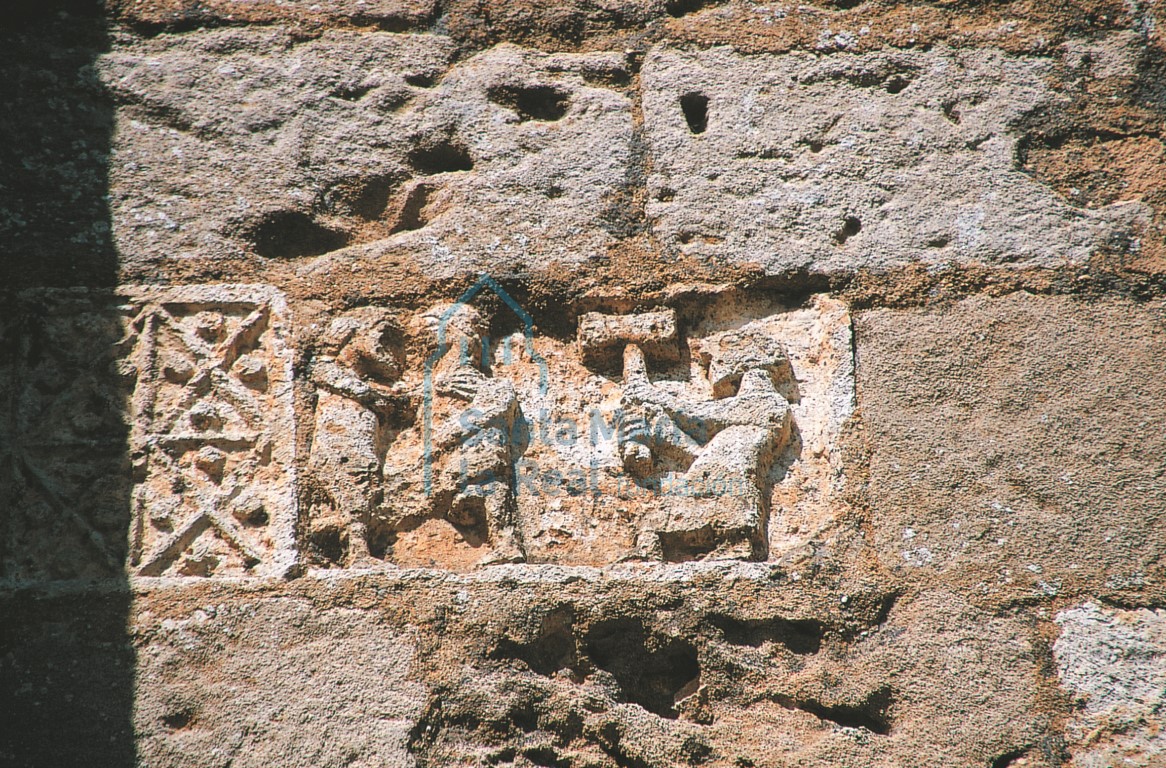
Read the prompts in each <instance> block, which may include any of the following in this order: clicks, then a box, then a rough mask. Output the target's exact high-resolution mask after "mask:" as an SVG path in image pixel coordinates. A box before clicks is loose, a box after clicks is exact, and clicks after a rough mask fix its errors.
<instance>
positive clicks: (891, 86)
mask: <svg viewBox="0 0 1166 768" xmlns="http://www.w3.org/2000/svg"><path fill="white" fill-rule="evenodd" d="M910 84H911V81H910V80H908V79H907V78H905V77H903V76H902V75H891V77H890V78H889V79H888V80H887V82H886V84H885V85H884V86H883V87H884V88H886V89H887V93H902V91H903V89H904V88H906V87H907V86H908V85H910Z"/></svg>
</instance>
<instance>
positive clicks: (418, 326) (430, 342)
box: [308, 281, 854, 570]
mask: <svg viewBox="0 0 1166 768" xmlns="http://www.w3.org/2000/svg"><path fill="white" fill-rule="evenodd" d="M481 285H483V284H479V287H480V286H481ZM486 285H488V287H490V288H491V289H492V290H493V291H494V292H495V293H497V294H498V297H500V298H501V299H502V300H501V301H499V300H497V298H498V297H496V298H495V299H494V300H493V301H487V302H485V303H484V306H485V307H489V309H479V308H478V306H477V304H482V303H483V302H481V301H478V302H475V301H473V300H464V301H463V302H459V303H455V304H443V305H438V306H435V307H430V308H427V309H424V310H421V311H418V312H415V313H408V312H389V311H388V310H376V309H365V310H361V311H360V312H361V313H363V314H364V315H367V317H363V316H362V317H361V318H360V319H359V322H358V319H357V318H355V317H353V316H352V315H351V313H350V314H349V315H347V316H344V317H340V318H338V319H336V320H335V321H334V322H333V327H332V328H331V329H330V330H329V337H330V338H331V341H328V342H327V343H325V344H324V345H323V347H322V348H323V350H324V352H323V354H321V355H319V356H318V357H317V359H316V361H315V363H314V366H313V374H312V377H313V381H314V382H315V386H316V392H317V400H316V411H315V415H314V422H315V423H314V432H315V437H314V438H313V443H312V456H311V460H310V465H311V467H312V468H313V478H312V481H311V484H312V487H313V488H315V489H319V490H318V492H317V493H316V497H317V502H316V503H314V504H313V507H312V510H311V512H310V518H311V522H310V525H309V535H308V539H309V541H314V542H315V543H316V547H315V549H316V552H315V553H314V557H315V559H316V560H317V561H321V560H326V561H329V562H330V564H332V565H339V566H358V565H366V566H367V565H377V564H378V563H385V564H390V565H396V566H401V567H437V568H450V569H455V570H463V569H468V568H473V567H478V566H482V565H489V564H494V563H514V562H527V563H559V564H564V565H603V564H608V563H613V562H619V561H623V560H641V561H651V560H670V561H681V560H693V559H745V560H764V559H770V558H772V557H776V556H777V555H778V554H780V552H781V551H783V550H784V549H786V548H789V547H794V546H797V545H799V544H800V543H802V542H804V541H805V540H807V539H808V537H810V536H812V535H813V534H814V532H815V531H816V530H817V529H819V528H822V527H825V526H828V525H830V524H831V523H832V521H833V513H832V505H833V502H834V499H835V497H836V496H837V494H838V492H839V490H840V488H841V484H842V482H843V481H844V478H843V477H842V474H841V466H840V462H839V458H838V455H837V449H836V443H837V440H838V437H839V435H840V432H841V429H842V425H843V422H844V421H845V420H846V418H847V417H848V416H849V415H850V413H851V411H852V409H853V399H854V392H853V364H852V358H851V342H850V325H849V318H848V316H847V313H846V311H845V308H844V306H843V305H842V304H840V303H839V302H835V301H833V300H830V299H828V298H826V297H816V298H814V299H813V300H811V301H810V302H809V303H807V304H806V305H805V306H802V307H797V308H789V307H783V306H781V305H779V304H775V303H773V302H772V301H768V300H764V299H751V298H748V297H745V296H742V295H739V294H730V293H717V292H713V293H712V294H711V295H705V296H702V297H700V300H699V301H683V300H677V301H674V302H667V301H665V302H663V303H662V304H661V306H660V307H657V308H655V309H651V310H647V311H640V312H635V313H630V314H617V313H610V312H608V313H603V312H592V313H583V314H582V315H580V316H579V317H578V318H577V322H576V323H575V329H574V333H571V334H564V333H561V332H560V334H559V335H549V334H539V333H536V332H535V331H534V326H533V320H532V318H530V316H529V315H526V313H525V312H524V311H523V310H522V309H521V307H518V306H517V305H516V304H515V303H514V302H513V300H512V299H510V297H508V296H506V295H505V293H504V292H503V291H502V290H501V289H500V288H498V287H497V286H496V285H494V284H492V283H489V282H488V281H487V283H486ZM357 328H359V329H360V330H357ZM350 345H354V346H350ZM354 350H355V351H354ZM359 350H364V351H363V352H361V351H359ZM361 360H363V361H364V362H363V363H361V362H360V361H361Z"/></svg>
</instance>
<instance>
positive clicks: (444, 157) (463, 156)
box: [409, 141, 474, 176]
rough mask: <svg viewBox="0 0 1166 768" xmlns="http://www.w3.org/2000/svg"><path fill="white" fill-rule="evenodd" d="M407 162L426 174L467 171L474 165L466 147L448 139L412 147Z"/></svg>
mask: <svg viewBox="0 0 1166 768" xmlns="http://www.w3.org/2000/svg"><path fill="white" fill-rule="evenodd" d="M409 164H410V165H411V166H413V168H414V169H415V170H416V171H417V172H418V173H422V174H425V175H426V176H433V175H436V174H439V173H455V172H457V171H469V170H472V169H473V167H474V161H473V160H471V159H470V153H469V152H468V151H467V150H466V148H465V147H463V146H461V145H460V144H455V143H453V142H450V141H441V142H438V143H436V144H433V145H430V146H423V147H418V148H416V149H414V150H413V151H412V152H410V153H409Z"/></svg>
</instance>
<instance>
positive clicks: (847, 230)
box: [834, 216, 862, 245]
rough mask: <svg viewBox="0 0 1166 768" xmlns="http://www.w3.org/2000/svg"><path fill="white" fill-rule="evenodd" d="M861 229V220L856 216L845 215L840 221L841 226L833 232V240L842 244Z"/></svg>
mask: <svg viewBox="0 0 1166 768" xmlns="http://www.w3.org/2000/svg"><path fill="white" fill-rule="evenodd" d="M861 231H862V221H860V220H859V219H858V217H857V216H847V217H846V220H845V221H843V222H842V228H841V229H839V230H838V231H837V232H835V233H834V241H835V242H837V243H838V244H839V245H842V244H843V243H845V242H846V241H847V240H849V239H850V238H852V237H854V236H855V235H857V234H858V233H859V232H861Z"/></svg>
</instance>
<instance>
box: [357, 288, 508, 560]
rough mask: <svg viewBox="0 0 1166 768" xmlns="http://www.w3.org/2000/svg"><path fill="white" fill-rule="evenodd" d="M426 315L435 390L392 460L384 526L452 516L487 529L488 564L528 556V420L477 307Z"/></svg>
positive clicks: (379, 514) (472, 526)
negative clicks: (498, 372)
mask: <svg viewBox="0 0 1166 768" xmlns="http://www.w3.org/2000/svg"><path fill="white" fill-rule="evenodd" d="M424 318H425V320H426V322H427V324H428V326H429V331H430V333H431V337H432V340H433V341H434V342H435V346H434V347H433V348H432V352H431V354H430V355H429V359H428V362H427V367H428V369H429V377H428V385H427V388H426V389H427V391H425V392H424V393H423V396H422V401H423V402H422V406H421V412H420V413H419V414H418V417H417V423H418V426H417V427H415V428H414V429H413V430H410V432H409V433H405V434H403V435H402V437H401V440H400V441H398V442H397V443H395V444H394V445H393V447H392V449H391V450H390V452H389V456H388V458H387V460H386V463H385V468H384V482H385V489H386V490H385V498H384V503H383V504H382V505H381V507H380V509H379V510H378V512H377V518H378V525H380V526H383V527H385V528H387V529H389V530H391V531H397V530H402V529H405V528H407V527H408V526H411V525H417V524H418V523H419V522H420V521H423V520H425V519H428V518H435V517H437V518H444V519H446V520H448V521H450V522H451V523H453V524H454V525H456V526H459V527H461V528H463V529H465V530H467V531H469V530H479V531H481V530H484V532H485V537H486V540H487V543H488V545H489V552H488V553H487V554H486V555H485V556H484V557H483V558H482V561H481V563H482V564H484V565H486V564H492V563H500V562H520V561H522V560H524V559H525V553H524V552H523V548H522V542H521V538H520V535H519V533H518V530H517V527H516V525H515V497H514V484H515V477H514V465H515V461H516V460H517V457H518V455H519V454H520V453H521V447H520V445H518V443H520V442H521V440H522V430H521V427H522V425H523V423H524V422H523V420H522V416H521V413H520V409H519V404H518V398H517V396H516V394H515V391H514V385H513V384H512V383H511V382H510V381H509V380H507V379H501V378H495V377H493V376H491V375H488V373H487V371H488V363H489V361H488V360H485V364H484V360H483V350H482V344H483V342H482V339H483V334H482V329H481V317H480V316H479V314H478V312H477V311H476V310H474V309H473V308H472V307H469V306H466V305H453V306H452V307H451V306H439V307H436V308H434V309H432V310H430V311H429V312H427V313H426V314H425V315H424ZM426 432H428V434H427V435H426ZM418 443H420V445H418ZM418 479H421V480H422V486H423V487H418Z"/></svg>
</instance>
